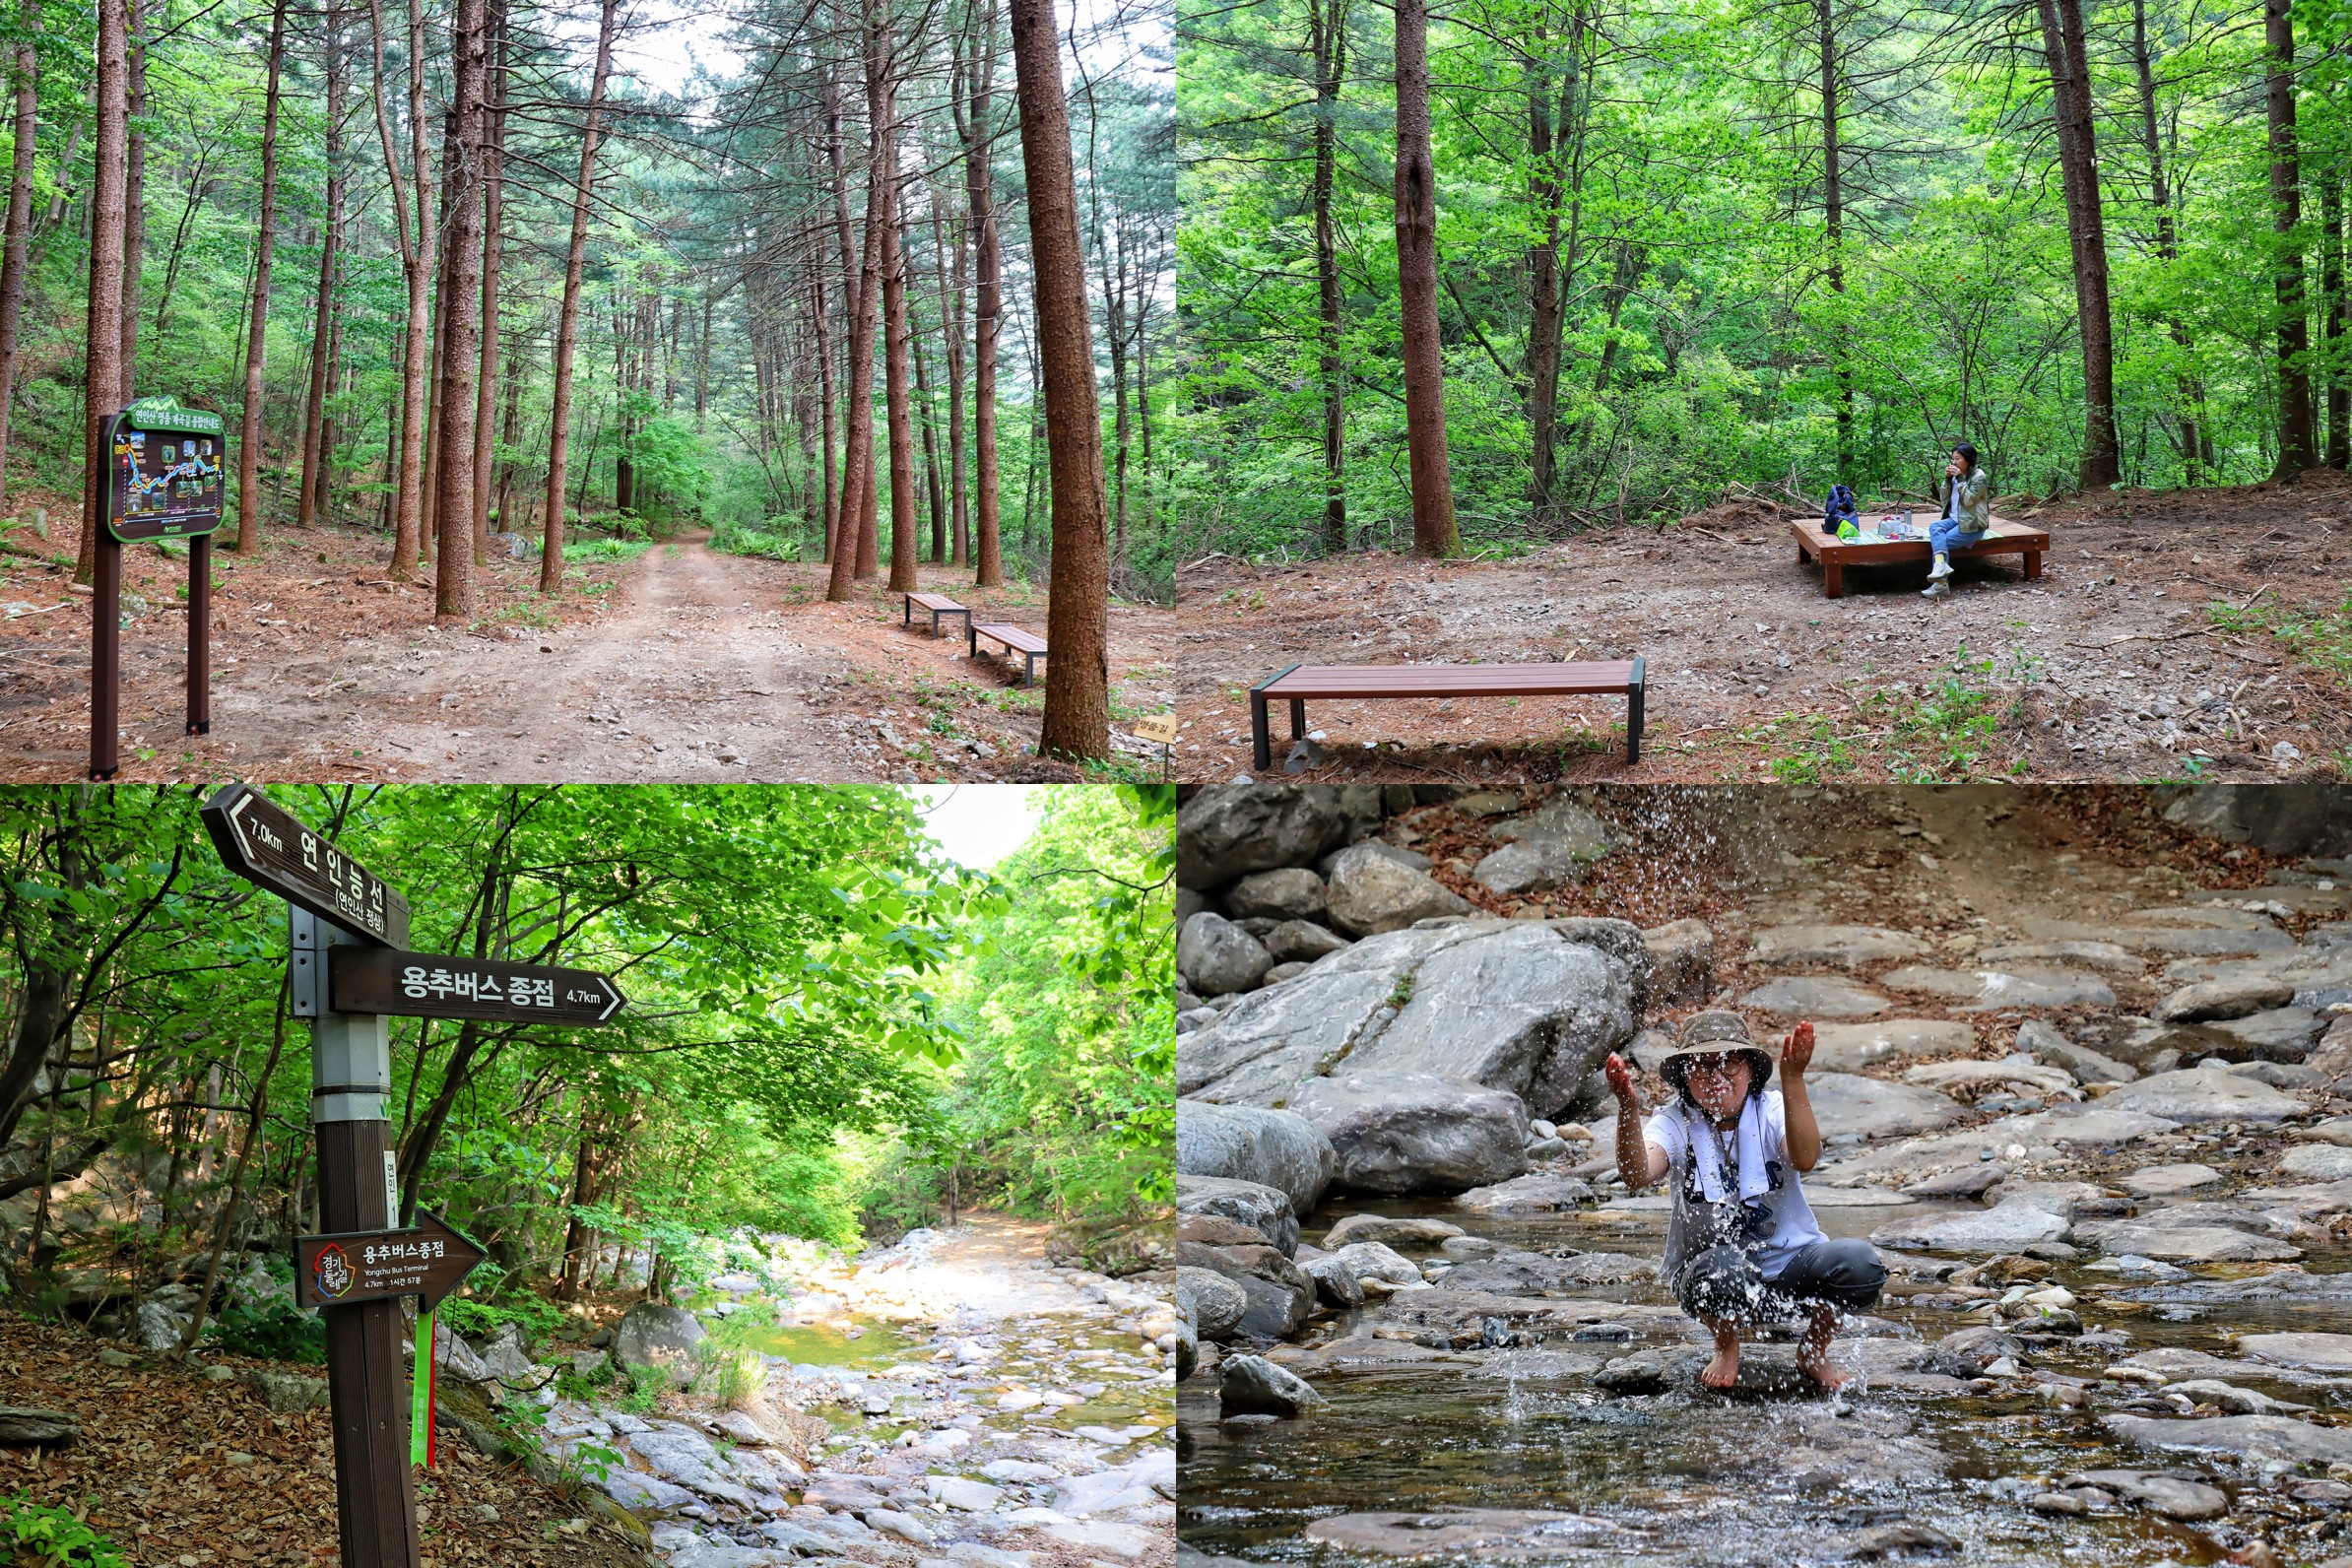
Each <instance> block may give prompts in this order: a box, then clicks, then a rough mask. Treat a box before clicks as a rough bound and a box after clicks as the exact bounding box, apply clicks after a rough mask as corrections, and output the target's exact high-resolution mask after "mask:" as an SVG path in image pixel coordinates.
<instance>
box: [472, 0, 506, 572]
mask: <svg viewBox="0 0 2352 1568" xmlns="http://www.w3.org/2000/svg"><path fill="white" fill-rule="evenodd" d="M490 35H491V38H492V40H493V41H492V42H491V44H490V50H491V54H490V68H489V71H488V74H487V82H486V85H485V88H484V91H485V92H486V93H487V94H488V95H489V99H488V102H487V104H486V106H485V107H484V109H483V122H484V135H483V138H482V372H481V376H480V379H479V380H477V381H476V383H475V391H474V519H473V522H474V526H473V530H472V532H473V535H474V559H475V562H476V563H477V564H488V562H489V560H490V476H491V473H492V464H493V462H494V454H495V452H496V449H497V442H496V439H495V437H496V435H497V427H498V406H497V398H498V281H499V280H498V266H499V247H500V245H501V243H502V241H503V238H504V236H503V235H502V234H500V232H499V227H500V225H501V224H502V223H503V222H504V221H505V214H504V211H503V208H504V205H505V201H504V198H505V192H506V0H490Z"/></svg>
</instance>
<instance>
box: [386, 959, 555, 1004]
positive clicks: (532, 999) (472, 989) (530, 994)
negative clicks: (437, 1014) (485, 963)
mask: <svg viewBox="0 0 2352 1568" xmlns="http://www.w3.org/2000/svg"><path fill="white" fill-rule="evenodd" d="M400 994H401V995H402V996H404V997H407V998H408V999H409V1000H410V1001H411V1002H422V1001H424V1000H425V999H426V998H428V997H431V998H448V997H464V998H466V999H468V1000H470V1001H475V1002H505V1003H508V1004H511V1005H512V1006H514V1007H518V1008H553V1007H554V1006H555V981H553V980H534V979H532V978H531V977H530V976H529V975H516V976H515V977H514V979H513V980H511V981H509V982H508V983H507V984H506V985H504V986H503V987H502V986H500V984H499V982H498V977H497V976H496V975H494V974H488V973H485V972H483V971H481V970H477V969H446V968H438V967H427V966H426V965H425V964H421V963H412V964H409V965H407V966H406V967H404V968H403V969H402V970H401V971H400Z"/></svg>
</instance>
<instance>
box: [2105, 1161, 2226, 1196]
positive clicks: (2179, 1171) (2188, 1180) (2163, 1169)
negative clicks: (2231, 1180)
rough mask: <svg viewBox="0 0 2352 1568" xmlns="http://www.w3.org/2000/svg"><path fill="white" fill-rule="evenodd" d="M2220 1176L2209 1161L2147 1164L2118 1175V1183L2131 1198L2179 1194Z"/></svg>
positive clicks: (2216, 1179)
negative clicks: (2197, 1163)
mask: <svg viewBox="0 0 2352 1568" xmlns="http://www.w3.org/2000/svg"><path fill="white" fill-rule="evenodd" d="M2219 1180H2221V1172H2219V1171H2217V1170H2215V1169H2214V1168H2213V1167H2212V1166H2210V1165H2195V1164H2187V1165H2150V1166H2147V1167H2146V1168H2144V1169H2141V1170H2135V1171H2133V1172H2131V1173H2130V1174H2129V1175H2127V1176H2123V1177H2120V1178H2118V1180H2117V1185H2118V1186H2120V1187H2122V1188H2123V1191H2125V1192H2127V1193H2129V1194H2130V1195H2131V1196H2132V1197H2134V1198H2178V1197H2179V1196H2180V1195H2181V1194H2183V1193H2187V1192H2194V1191H2195V1190H2196V1189H2197V1188H2199V1187H2207V1186H2211V1185H2212V1184H2213V1183H2214V1182H2217V1181H2219Z"/></svg>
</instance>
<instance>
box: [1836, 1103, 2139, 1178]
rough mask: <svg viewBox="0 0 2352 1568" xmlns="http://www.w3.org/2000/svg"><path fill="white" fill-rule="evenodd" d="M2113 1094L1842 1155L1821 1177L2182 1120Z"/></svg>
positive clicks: (2121, 1138) (2130, 1138)
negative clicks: (2122, 1103)
mask: <svg viewBox="0 0 2352 1568" xmlns="http://www.w3.org/2000/svg"><path fill="white" fill-rule="evenodd" d="M1915 1092H1924V1091H1915ZM2119 1092H2120V1091H2119ZM2113 1098H2114V1095H2109V1096H2107V1097H2106V1098H2105V1099H2101V1100H2097V1101H2094V1102H2092V1103H2091V1104H2088V1105H2061V1106H2052V1107H2051V1108H2050V1109H2048V1110H2043V1111H2036V1112H2033V1113H2031V1114H2029V1115H2024V1116H2005V1117H2002V1118H2000V1119H1999V1120H1997V1121H1993V1122H1988V1123H1986V1124H1985V1125H1984V1126H1982V1127H1976V1128H1970V1129H1968V1130H1966V1131H1964V1132H1959V1133H1947V1134H1941V1135H1938V1136H1934V1137H1928V1138H1914V1139H1907V1140H1905V1141H1904V1142H1902V1143H1896V1144H1892V1145H1889V1146H1887V1147H1885V1148H1877V1149H1866V1150H1863V1151H1861V1152H1859V1153H1854V1154H1847V1155H1841V1156H1840V1157H1838V1158H1837V1159H1836V1160H1834V1161H1832V1162H1825V1163H1824V1164H1823V1165H1822V1166H1821V1167H1820V1176H1821V1179H1822V1180H1823V1181H1825V1182H1826V1181H1828V1180H1830V1179H1833V1178H1834V1179H1836V1180H1837V1181H1839V1182H1841V1183H1844V1182H1846V1181H1849V1180H1854V1179H1857V1178H1862V1177H1878V1176H1884V1175H1895V1174H1909V1173H1912V1172H1918V1173H1919V1174H1922V1175H1927V1174H1931V1173H1933V1172H1936V1171H1944V1170H1950V1169H1952V1168H1953V1167H1955V1166H1965V1165H1969V1164H1974V1163H1977V1162H1979V1161H1980V1160H1981V1159H1982V1158H1983V1157H1984V1156H1985V1155H1987V1154H1992V1155H1995V1156H1998V1157H2000V1158H2004V1159H2022V1158H2023V1157H2024V1156H2025V1154H2026V1152H2027V1151H2028V1150H2031V1149H2034V1148H2038V1147H2041V1146H2043V1145H2045V1144H2049V1145H2053V1146H2058V1147H2066V1146H2081V1145H2090V1146H2095V1147H2110V1146H2115V1145H2120V1144H2123V1143H2134V1142H2136V1141H2138V1140H2140V1139H2143V1138H2151V1137H2155V1136H2157V1135H2159V1134H2163V1133H2170V1132H2173V1131H2175V1130H2177V1129H2178V1128H2179V1127H2180V1125H2181V1124H2180V1123H2178V1122H2172V1121H2167V1120H2165V1119H2164V1118H2163V1117H2161V1116H2151V1115H2149V1114H2148V1113H2147V1112H2145V1111H2136V1110H2121V1109H2117V1108H2114V1107H2113V1106H2112V1105H2110V1103H2109V1101H2111V1100H2112V1099H2113ZM1821 1123H1822V1128H1823V1131H1824V1133H1825V1134H1826V1135H1827V1136H1829V1137H1831V1138H1833V1139H1834V1138H1835V1137H1836V1131H1837V1130H1836V1129H1835V1128H1834V1127H1833V1126H1832V1125H1831V1123H1830V1121H1829V1118H1828V1117H1827V1116H1826V1115H1824V1116H1823V1117H1822V1118H1821ZM2012 1149H2014V1150H2015V1152H2014V1153H2011V1152H2010V1151H2011V1150H2012Z"/></svg>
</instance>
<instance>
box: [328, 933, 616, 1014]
mask: <svg viewBox="0 0 2352 1568" xmlns="http://www.w3.org/2000/svg"><path fill="white" fill-rule="evenodd" d="M327 999H328V1000H327V1005H328V1006H329V1007H331V1008H333V1009H334V1010H335V1011H336V1012H338V1013H402V1014H405V1015H407V1016H410V1017H418V1018H481V1019H485V1020H487V1021H489V1022H492V1023H577V1024H587V1025H590V1026H593V1025H596V1024H600V1023H610V1022H612V1021H613V1016H614V1014H615V1013H619V1012H620V1011H621V1007H622V1005H623V1004H624V1003H626V1002H627V1000H628V999H627V998H626V997H623V996H622V995H621V988H620V987H619V986H617V985H615V984H613V980H612V977H611V976H610V975H602V974H598V973H597V972H596V971H595V970H593V969H559V968H555V967H554V966H552V965H547V964H532V963H498V962H494V961H492V960H490V959H487V958H452V957H448V956H446V955H444V954H441V953H436V952H396V951H394V950H392V949H391V948H389V947H335V948H331V949H329V951H328V953H327Z"/></svg>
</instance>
